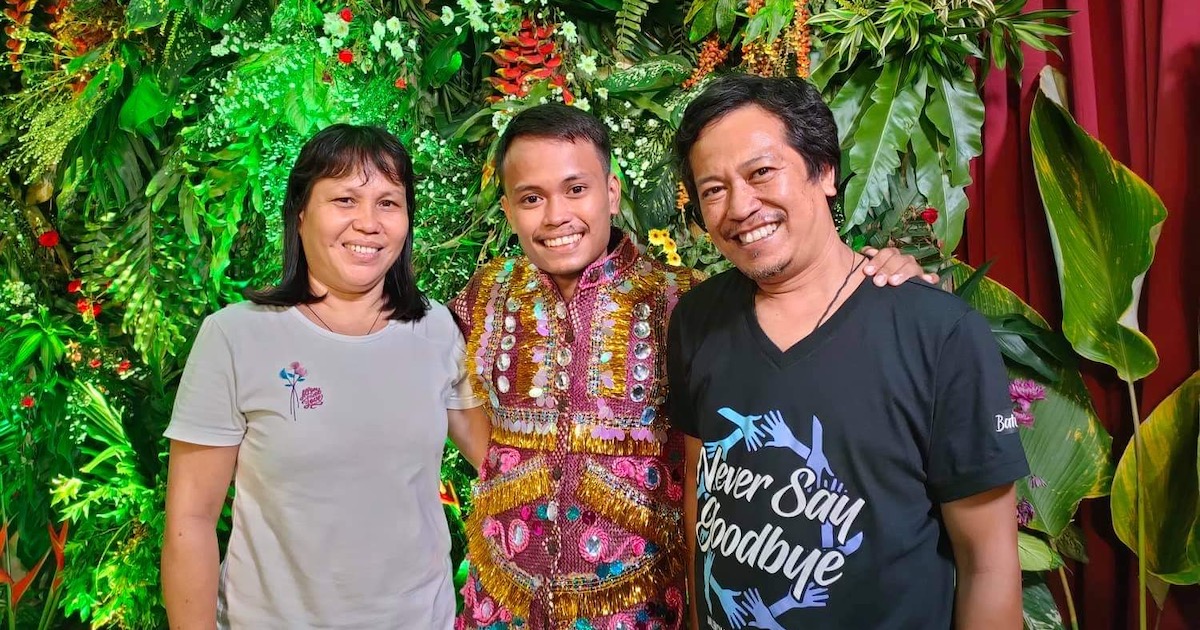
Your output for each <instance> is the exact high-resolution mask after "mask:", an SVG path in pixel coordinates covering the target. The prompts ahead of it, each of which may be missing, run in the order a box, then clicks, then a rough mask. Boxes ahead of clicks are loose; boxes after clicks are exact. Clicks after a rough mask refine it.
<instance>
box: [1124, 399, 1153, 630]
mask: <svg viewBox="0 0 1200 630" xmlns="http://www.w3.org/2000/svg"><path fill="white" fill-rule="evenodd" d="M1125 384H1126V385H1128V386H1129V409H1130V411H1131V412H1132V413H1133V464H1134V466H1133V474H1134V479H1135V482H1134V486H1133V500H1134V503H1135V504H1137V557H1138V627H1139V628H1141V630H1146V626H1147V621H1148V617H1147V616H1146V582H1147V576H1146V506H1145V505H1144V504H1143V501H1142V462H1143V461H1145V460H1143V459H1142V428H1141V427H1142V420H1141V415H1140V414H1139V413H1138V404H1137V392H1135V391H1134V389H1133V381H1125Z"/></svg>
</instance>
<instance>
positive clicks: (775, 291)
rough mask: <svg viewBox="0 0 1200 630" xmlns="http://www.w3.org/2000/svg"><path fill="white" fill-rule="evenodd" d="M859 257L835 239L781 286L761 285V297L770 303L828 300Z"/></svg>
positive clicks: (759, 285)
mask: <svg viewBox="0 0 1200 630" xmlns="http://www.w3.org/2000/svg"><path fill="white" fill-rule="evenodd" d="M856 257H857V254H855V253H854V251H853V250H851V249H850V247H849V246H847V245H846V244H845V243H843V242H842V241H841V239H839V238H837V236H836V235H833V236H831V237H830V238H829V240H827V241H826V242H825V243H824V245H823V246H822V251H820V252H818V253H817V255H816V256H814V257H813V258H812V259H811V263H810V264H809V265H807V266H806V267H804V268H803V269H801V270H800V271H799V272H797V273H795V274H792V275H791V276H789V277H788V278H786V279H783V280H780V281H779V282H770V281H766V282H757V283H756V284H757V285H758V295H759V297H760V298H765V299H768V300H784V301H791V300H793V299H796V300H803V301H807V300H811V299H814V298H820V297H822V296H828V295H830V294H831V293H832V292H833V291H836V290H837V288H838V287H839V286H840V285H841V284H842V282H843V281H845V279H846V272H847V270H849V269H850V268H851V266H852V265H853V264H854V259H855V258H856Z"/></svg>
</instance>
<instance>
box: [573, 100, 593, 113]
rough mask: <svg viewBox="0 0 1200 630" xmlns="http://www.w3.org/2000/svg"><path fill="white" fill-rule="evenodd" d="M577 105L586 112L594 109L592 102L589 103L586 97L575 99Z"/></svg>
mask: <svg viewBox="0 0 1200 630" xmlns="http://www.w3.org/2000/svg"><path fill="white" fill-rule="evenodd" d="M575 107H578V108H579V109H582V110H583V111H585V112H589V111H591V110H592V104H591V103H589V102H588V100H587V99H586V98H577V99H575Z"/></svg>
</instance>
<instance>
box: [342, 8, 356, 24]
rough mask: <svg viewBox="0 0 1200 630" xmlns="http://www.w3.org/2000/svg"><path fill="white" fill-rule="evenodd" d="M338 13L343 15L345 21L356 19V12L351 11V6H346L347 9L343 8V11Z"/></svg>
mask: <svg viewBox="0 0 1200 630" xmlns="http://www.w3.org/2000/svg"><path fill="white" fill-rule="evenodd" d="M338 15H340V16H342V20H344V21H346V22H349V21H350V20H353V19H354V13H352V12H351V11H350V9H349V7H347V8H345V9H342V10H341V11H339V12H338Z"/></svg>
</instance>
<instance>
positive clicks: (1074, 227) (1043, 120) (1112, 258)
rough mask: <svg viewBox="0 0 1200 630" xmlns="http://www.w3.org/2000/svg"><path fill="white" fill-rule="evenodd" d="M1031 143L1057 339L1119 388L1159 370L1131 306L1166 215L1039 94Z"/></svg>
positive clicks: (1142, 186) (1154, 197) (1145, 189)
mask: <svg viewBox="0 0 1200 630" xmlns="http://www.w3.org/2000/svg"><path fill="white" fill-rule="evenodd" d="M1050 70H1051V69H1050V68H1047V69H1046V70H1044V71H1043V72H1042V77H1043V82H1045V81H1046V80H1047V79H1046V78H1047V77H1048V76H1049V75H1048V74H1047V71H1050ZM1029 135H1030V139H1031V140H1032V143H1033V162H1034V168H1035V171H1036V173H1037V181H1038V188H1039V190H1041V193H1042V203H1043V205H1045V207H1046V220H1047V222H1048V223H1049V224H1050V240H1051V243H1052V244H1053V246H1054V258H1055V261H1056V262H1057V263H1058V281H1059V288H1060V290H1061V291H1062V302H1063V332H1064V333H1065V334H1066V336H1067V339H1069V340H1070V341H1071V345H1072V346H1074V347H1075V351H1076V352H1078V353H1079V354H1081V355H1083V356H1084V357H1087V358H1088V359H1091V360H1093V361H1099V362H1101V363H1105V364H1107V365H1111V366H1112V367H1114V368H1116V370H1117V373H1118V374H1119V375H1120V377H1121V379H1122V380H1125V381H1136V380H1139V379H1141V378H1144V377H1145V376H1146V375H1147V374H1149V373H1151V372H1153V371H1154V369H1155V368H1156V367H1158V353H1157V352H1156V351H1155V349H1154V344H1152V343H1151V342H1150V340H1149V339H1148V338H1146V336H1145V335H1143V334H1142V333H1141V332H1140V331H1139V330H1138V324H1137V312H1138V298H1139V295H1140V293H1141V289H1142V281H1143V280H1144V279H1145V276H1146V270H1147V269H1149V267H1150V263H1151V262H1153V260H1154V245H1155V243H1156V242H1157V241H1158V235H1159V233H1160V232H1161V230H1162V223H1163V221H1164V220H1165V219H1166V216H1167V211H1166V208H1164V207H1163V204H1162V200H1161V199H1159V197H1158V194H1157V193H1155V192H1154V189H1153V188H1151V187H1150V185H1149V184H1147V183H1146V182H1144V181H1142V179H1141V178H1140V177H1138V176H1137V175H1135V174H1134V173H1133V171H1131V170H1129V169H1128V168H1126V167H1125V166H1124V165H1123V164H1121V163H1120V162H1117V161H1116V160H1115V159H1113V157H1112V155H1111V154H1110V153H1109V152H1108V150H1107V149H1106V148H1105V147H1104V145H1103V144H1101V143H1100V142H1099V141H1098V140H1096V139H1095V138H1093V137H1091V136H1090V135H1088V134H1087V132H1086V131H1084V130H1083V128H1082V127H1080V126H1079V125H1078V124H1077V123H1076V122H1075V121H1074V120H1073V119H1072V118H1071V115H1070V114H1069V113H1067V111H1066V110H1065V109H1063V107H1062V106H1060V105H1059V104H1058V103H1055V102H1054V101H1053V100H1051V99H1050V98H1049V97H1048V95H1047V92H1046V91H1045V89H1044V88H1043V89H1042V90H1039V92H1038V94H1037V96H1036V97H1035V98H1034V102H1033V115H1032V118H1031V120H1030V123H1029Z"/></svg>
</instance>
